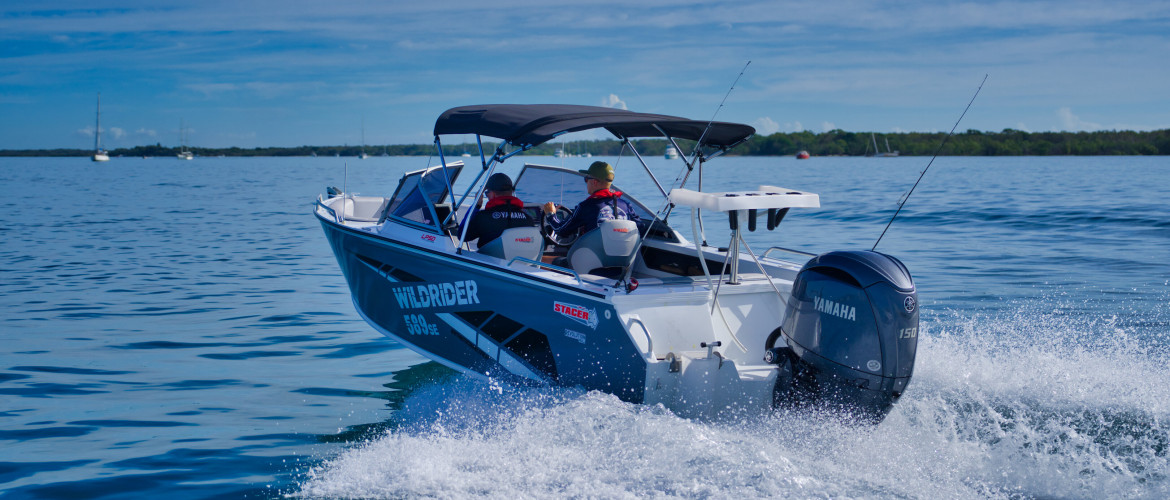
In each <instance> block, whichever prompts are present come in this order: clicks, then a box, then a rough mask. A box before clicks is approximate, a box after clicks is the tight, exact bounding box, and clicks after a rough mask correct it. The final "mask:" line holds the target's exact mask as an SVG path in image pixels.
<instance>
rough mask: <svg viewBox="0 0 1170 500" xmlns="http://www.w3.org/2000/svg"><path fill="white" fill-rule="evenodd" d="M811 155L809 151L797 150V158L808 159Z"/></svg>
mask: <svg viewBox="0 0 1170 500" xmlns="http://www.w3.org/2000/svg"><path fill="white" fill-rule="evenodd" d="M809 157H810V155H809V154H808V151H804V150H801V151H797V152H796V159H797V160H807V159H809Z"/></svg>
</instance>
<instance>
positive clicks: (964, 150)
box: [0, 129, 1170, 158]
mask: <svg viewBox="0 0 1170 500" xmlns="http://www.w3.org/2000/svg"><path fill="white" fill-rule="evenodd" d="M944 138H946V134H945V133H942V132H929V133H926V132H904V133H895V134H877V133H871V132H846V131H843V130H831V131H828V132H822V133H812V132H807V131H806V132H791V133H780V132H778V133H775V134H771V135H767V136H763V135H755V136H753V137H752V138H751V139H750V140H748V141H747V142H746V143H744V144H741V145H739V146H737V147H735V148H734V149H732V150H731V151H730V152H729V153H728V154H729V155H731V156H792V155H795V154H796V153H797V152H799V151H808V152H809V154H811V155H812V156H867V155H873V153H874V149H875V148H874V145H875V143H876V146H877V148H876V149H877V152H878V153H886V152H897V153H898V155H900V156H931V155H933V154H935V152H936V151H937V152H938V154H939V155H942V156H1157V155H1170V129H1163V130H1154V131H1149V132H1134V131H1099V132H1024V131H1020V130H1013V129H1005V130H1003V131H1002V132H982V131H978V130H968V131H966V132H960V133H956V134H955V135H953V136H951V137H950V138H949V139H947V140H946V142H945V144H944V145H943V147H942V149H941V150H940V149H939V145H940V144H943V140H944ZM633 142H634V145H635V147H636V148H637V149H638V152H639V153H641V154H642V155H645V156H662V155H663V154H664V153H665V150H666V145H667V143H666V141H665V140H662V139H641V140H636V141H633ZM679 142H680V146H682V148H683V150H684V151H685V150H689V149H690V147H691V146H692V145H693V144H692V143H687V142H686V141H679ZM497 144H498V143H489V142H485V143H484V149H485V152H486V153H487V154H490V153H491V151H493V150H494V149H495V147H496V145H497ZM189 149H190V150H192V151H193V152H194V153H195V155H196V156H205V157H206V156H230V157H254V156H255V157H293V156H314V155H316V156H324V157H329V156H341V157H346V156H349V157H352V156H357V155H359V154H361V153H363V152H364V153H366V154H368V155H370V156H437V155H436V151H435V147H434V145H433V144H406V145H371V146H364V147H363V146H349V145H345V146H297V147H257V148H251V149H246V148H239V147H230V148H200V147H191V148H189ZM558 150H563V151H564V153H565V155H568V156H583V155H586V154H588V155H591V156H618V155H619V154H620V153H621V150H622V145H621V143H620V142H618V141H617V140H613V139H609V140H597V141H572V142H564V143H561V142H547V143H545V144H541V145H540V146H537V147H535V148H532V149H531V150H528V151H525V152H524V153H522V154H524V155H529V156H553V155H554V154H556V152H557V151H558ZM178 152H179V148H178V147H169V146H163V145H162V144H155V145H149V146H134V147H130V148H115V149H112V150H110V151H109V155H110V157H119V156H121V157H174V156H175V155H176V154H177V153H178ZM463 153H470V154H472V155H474V156H478V154H479V151H478V147H477V146H476V145H475V144H453V145H444V146H443V154H444V155H446V156H447V157H455V158H458V157H460V156H461V155H462V154H463ZM92 154H93V151H92V150H88V149H71V148H58V149H0V157H86V156H90V155H92Z"/></svg>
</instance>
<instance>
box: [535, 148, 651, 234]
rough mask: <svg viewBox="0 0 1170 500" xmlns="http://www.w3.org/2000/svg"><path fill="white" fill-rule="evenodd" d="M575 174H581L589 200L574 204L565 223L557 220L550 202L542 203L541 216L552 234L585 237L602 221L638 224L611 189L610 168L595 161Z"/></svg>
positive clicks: (617, 194)
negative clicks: (546, 216)
mask: <svg viewBox="0 0 1170 500" xmlns="http://www.w3.org/2000/svg"><path fill="white" fill-rule="evenodd" d="M578 172H581V173H582V174H585V189H586V190H587V191H588V192H589V197H588V198H585V201H582V202H581V203H578V204H577V208H574V209H573V216H572V217H569V218H568V219H566V220H560V219H559V218H558V217H557V216H556V211H557V209H556V206H555V205H553V202H551V201H550V202H548V203H545V204H544V212H545V213H546V214H548V218H547V221H548V223H549V225H550V226H552V229H553V231H556V232H558V233H562V234H565V233H571V232H573V231H578V234H585V233H587V232H589V231H592V230H594V229H597V225H598V224H600V223H601V222H602V221H606V220H610V219H626V220H632V221H637V220H638V214H637V213H636V212H634V206H633V205H631V204H630V202H628V201H626V200H623V199H621V196H622V193H621V191H615V190H614V189H613V188H612V186H613V166H612V165H610V164H608V163H606V162H603V161H595V162H593V164H592V165H589V168H588V169H587V170H578Z"/></svg>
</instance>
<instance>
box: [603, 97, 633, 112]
mask: <svg viewBox="0 0 1170 500" xmlns="http://www.w3.org/2000/svg"><path fill="white" fill-rule="evenodd" d="M601 105H602V106H605V107H607V108H617V109H629V108H627V107H626V101H623V100H621V99H620V98H619V97H618V96H617V94H610V95H608V96H606V97H604V98H602V99H601Z"/></svg>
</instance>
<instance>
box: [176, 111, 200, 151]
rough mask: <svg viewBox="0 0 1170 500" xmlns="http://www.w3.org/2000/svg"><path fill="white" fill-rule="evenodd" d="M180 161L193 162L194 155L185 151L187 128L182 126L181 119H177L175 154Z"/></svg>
mask: <svg viewBox="0 0 1170 500" xmlns="http://www.w3.org/2000/svg"><path fill="white" fill-rule="evenodd" d="M175 157H177V158H178V159H180V160H194V159H195V153H192V152H191V150H190V149H187V127H186V126H184V124H183V119H182V118H180V119H179V152H178V153H177V154H175Z"/></svg>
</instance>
